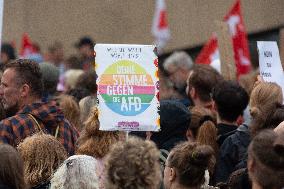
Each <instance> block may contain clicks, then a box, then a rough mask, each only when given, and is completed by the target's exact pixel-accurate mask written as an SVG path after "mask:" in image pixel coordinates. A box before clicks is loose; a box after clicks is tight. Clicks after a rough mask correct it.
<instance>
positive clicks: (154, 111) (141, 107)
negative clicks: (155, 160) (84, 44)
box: [94, 44, 160, 131]
mask: <svg viewBox="0 0 284 189" xmlns="http://www.w3.org/2000/svg"><path fill="white" fill-rule="evenodd" d="M94 49H95V52H96V72H97V75H98V79H97V84H98V100H99V105H98V109H99V121H100V130H124V131H158V130H159V128H160V116H159V114H158V109H159V100H158V96H159V95H158V92H159V79H158V74H157V73H158V59H157V56H156V55H155V53H154V49H155V46H153V45H126V44H125V45H123V44H96V45H95V48H94Z"/></svg>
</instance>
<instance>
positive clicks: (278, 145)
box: [273, 135, 284, 157]
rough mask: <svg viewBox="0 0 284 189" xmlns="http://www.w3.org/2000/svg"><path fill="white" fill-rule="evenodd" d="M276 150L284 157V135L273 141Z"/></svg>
mask: <svg viewBox="0 0 284 189" xmlns="http://www.w3.org/2000/svg"><path fill="white" fill-rule="evenodd" d="M273 149H274V151H275V152H276V153H277V154H278V155H279V156H283V157H284V136H283V135H282V136H281V135H280V136H279V135H278V136H277V137H276V139H275V141H274V143H273Z"/></svg>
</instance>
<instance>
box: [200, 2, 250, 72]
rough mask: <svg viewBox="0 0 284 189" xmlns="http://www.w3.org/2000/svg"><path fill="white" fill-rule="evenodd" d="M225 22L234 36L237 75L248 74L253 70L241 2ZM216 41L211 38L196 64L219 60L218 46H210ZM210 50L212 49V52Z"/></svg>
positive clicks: (236, 4)
mask: <svg viewBox="0 0 284 189" xmlns="http://www.w3.org/2000/svg"><path fill="white" fill-rule="evenodd" d="M224 21H226V22H227V23H228V25H229V29H230V34H231V36H232V42H233V49H234V59H235V62H236V67H237V75H240V74H245V73H248V72H249V71H250V69H251V63H250V54H249V48H248V40H247V35H246V31H245V27H244V22H243V18H242V15H241V6H240V0H237V1H236V3H235V5H234V6H233V7H232V9H231V10H230V11H229V12H228V14H227V15H226V16H225V17H224ZM214 40H216V37H211V38H210V40H209V42H207V43H206V45H205V46H204V47H203V49H202V50H201V52H200V54H199V55H198V57H197V58H196V63H199V64H202V63H203V64H210V63H211V62H212V61H213V60H214V59H211V57H213V58H215V59H218V58H219V56H214V54H213V53H215V55H216V54H218V53H217V52H218V45H216V46H215V45H211V46H210V44H215V41H214ZM216 43H217V41H216ZM208 49H210V51H209V50H208Z"/></svg>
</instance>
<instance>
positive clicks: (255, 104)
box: [249, 82, 283, 135]
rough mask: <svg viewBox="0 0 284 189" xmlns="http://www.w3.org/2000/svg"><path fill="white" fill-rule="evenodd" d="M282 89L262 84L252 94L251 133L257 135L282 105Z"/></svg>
mask: <svg viewBox="0 0 284 189" xmlns="http://www.w3.org/2000/svg"><path fill="white" fill-rule="evenodd" d="M282 102H283V96H282V89H281V87H280V86H279V85H277V84H276V83H270V82H261V83H259V84H258V85H257V86H255V88H254V89H253V90H252V92H251V96H250V103H249V104H250V114H251V116H252V123H251V127H250V129H251V132H252V135H255V134H256V132H257V131H258V130H259V129H261V128H262V125H263V124H264V122H266V120H267V119H268V118H269V115H270V113H271V112H273V111H274V110H275V109H276V108H277V106H278V105H279V104H282Z"/></svg>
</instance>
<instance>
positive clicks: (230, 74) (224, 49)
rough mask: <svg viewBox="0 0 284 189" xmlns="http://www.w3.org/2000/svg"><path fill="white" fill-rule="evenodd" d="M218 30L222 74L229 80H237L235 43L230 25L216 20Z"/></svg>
mask: <svg viewBox="0 0 284 189" xmlns="http://www.w3.org/2000/svg"><path fill="white" fill-rule="evenodd" d="M215 24H216V28H217V29H216V31H217V36H218V43H219V50H220V59H221V74H222V75H223V76H224V78H225V79H227V80H236V77H237V73H236V65H235V59H234V50H233V45H232V43H230V42H231V41H232V39H231V36H230V32H229V26H228V24H227V23H226V22H222V21H215Z"/></svg>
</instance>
